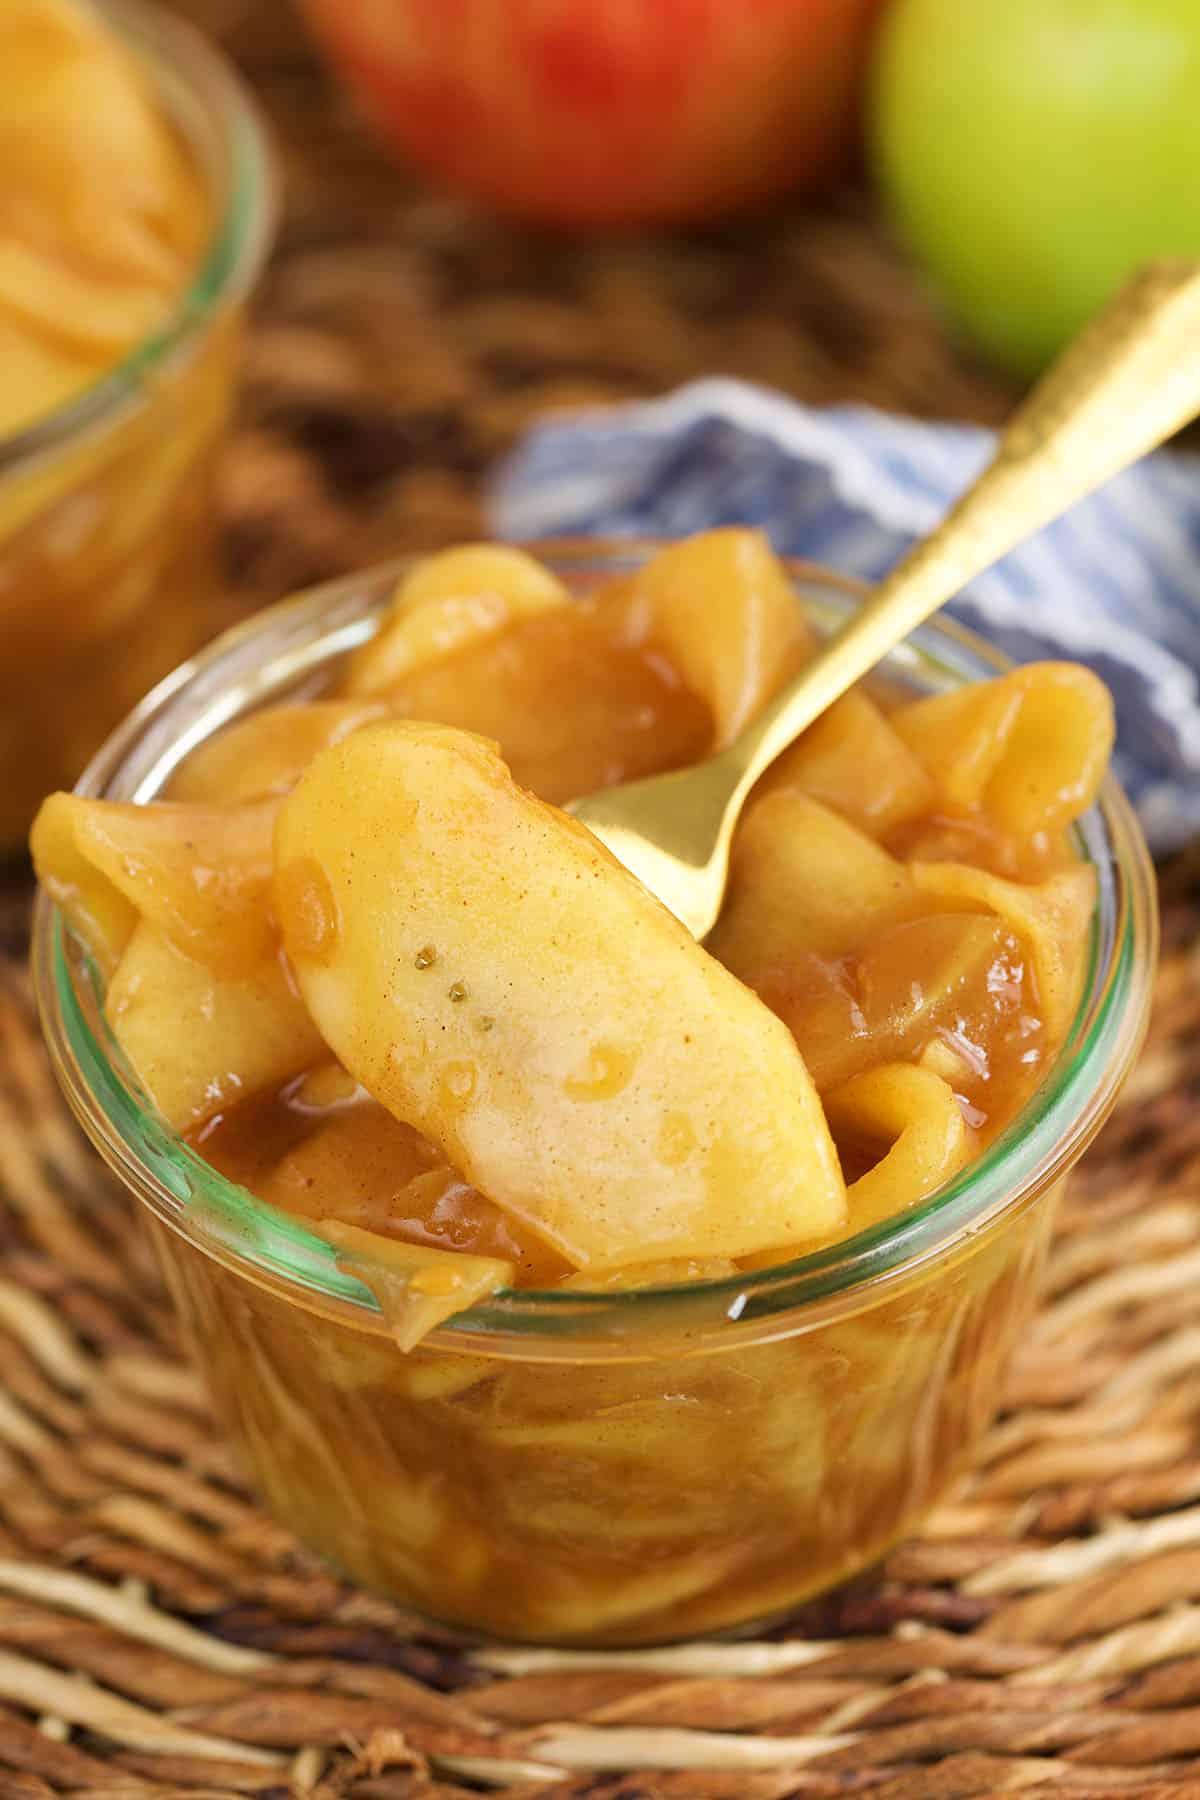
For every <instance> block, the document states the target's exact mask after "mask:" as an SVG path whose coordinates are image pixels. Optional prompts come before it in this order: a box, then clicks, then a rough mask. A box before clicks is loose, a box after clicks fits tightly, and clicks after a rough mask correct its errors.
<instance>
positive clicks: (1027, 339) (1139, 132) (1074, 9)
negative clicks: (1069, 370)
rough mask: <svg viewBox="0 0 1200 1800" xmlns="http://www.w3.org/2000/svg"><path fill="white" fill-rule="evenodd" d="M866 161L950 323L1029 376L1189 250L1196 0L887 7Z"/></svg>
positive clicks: (1194, 174)
mask: <svg viewBox="0 0 1200 1800" xmlns="http://www.w3.org/2000/svg"><path fill="white" fill-rule="evenodd" d="M871 102H872V104H871V136H872V153H873V160H874V165H875V169H876V172H877V175H878V178H879V181H880V183H881V186H882V189H883V193H884V196H885V200H886V202H887V205H888V208H889V211H890V213H891V216H892V219H893V221H894V223H895V225H896V227H897V229H898V231H899V233H900V235H901V236H902V237H903V238H904V240H905V241H906V242H907V244H908V246H909V247H910V249H911V250H912V252H913V254H914V255H915V256H916V257H917V259H918V261H919V262H920V263H921V264H922V265H923V267H924V268H925V270H926V272H927V273H928V275H929V278H930V280H931V282H932V283H933V286H934V288H935V290H936V291H937V293H938V294H939V295H940V297H941V299H942V301H943V304H944V305H945V307H946V309H947V311H948V312H949V314H950V315H951V317H952V318H953V319H954V320H955V321H956V322H957V323H958V324H959V325H960V326H961V327H962V328H963V329H964V330H965V331H966V332H967V333H968V334H969V335H970V336H971V337H973V338H974V339H975V341H976V342H977V343H978V344H979V345H980V346H981V347H982V348H983V349H984V350H985V351H986V352H988V353H989V354H990V355H991V356H993V357H994V358H996V359H997V360H998V361H999V362H1001V363H1003V364H1005V365H1006V366H1007V367H1009V368H1011V369H1013V370H1014V371H1016V372H1018V373H1022V374H1029V373H1032V372H1033V371H1035V370H1036V369H1038V368H1039V367H1041V365H1042V364H1044V363H1045V362H1046V361H1048V359H1049V358H1050V357H1051V356H1052V355H1053V354H1054V352H1055V351H1056V350H1057V349H1058V348H1059V347H1060V346H1061V345H1062V344H1063V343H1064V342H1065V341H1066V340H1067V339H1068V338H1069V337H1070V336H1071V335H1072V333H1073V332H1075V331H1077V330H1078V328H1079V327H1080V326H1081V325H1082V324H1083V322H1084V320H1085V319H1087V318H1088V316H1089V315H1090V314H1091V313H1093V312H1094V311H1095V310H1096V309H1097V307H1099V306H1100V305H1102V304H1103V302H1104V301H1105V300H1106V299H1107V298H1108V297H1109V295H1110V294H1111V293H1112V292H1113V290H1114V289H1115V288H1116V287H1117V285H1118V284H1119V282H1120V281H1121V279H1122V277H1123V276H1125V275H1126V274H1128V273H1129V271H1130V270H1131V269H1133V268H1135V267H1136V266H1137V265H1138V264H1139V263H1142V262H1146V261H1148V260H1150V259H1151V258H1153V257H1156V256H1170V255H1182V256H1200V0H895V4H894V6H893V8H892V9H891V11H890V12H889V13H888V14H887V16H886V18H885V21H884V25H883V29H882V32H881V33H880V37H879V40H878V44H877V48H876V53H875V57H874V65H873V69H872V92H871Z"/></svg>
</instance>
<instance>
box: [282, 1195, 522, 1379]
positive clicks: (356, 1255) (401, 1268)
mask: <svg viewBox="0 0 1200 1800" xmlns="http://www.w3.org/2000/svg"><path fill="white" fill-rule="evenodd" d="M311 1229H312V1230H313V1231H315V1232H316V1233H317V1235H318V1236H319V1237H323V1238H325V1239H327V1240H328V1242H329V1243H331V1244H332V1245H333V1247H334V1249H335V1250H336V1251H337V1252H338V1262H339V1263H340V1264H341V1266H342V1267H343V1268H345V1269H347V1270H348V1271H349V1273H350V1274H352V1275H357V1277H358V1279H359V1280H360V1281H361V1282H362V1283H363V1285H364V1286H365V1287H368V1288H370V1290H371V1292H372V1293H373V1294H374V1296H375V1298H376V1299H377V1300H378V1302H379V1307H380V1311H381V1312H382V1313H383V1316H384V1318H385V1319H386V1320H387V1323H388V1326H389V1328H390V1330H391V1333H392V1336H393V1337H394V1338H395V1340H396V1342H397V1344H398V1345H399V1346H400V1348H401V1350H411V1349H412V1348H413V1346H414V1345H415V1344H419V1343H420V1341H421V1339H422V1338H423V1337H426V1336H427V1335H428V1333H429V1332H431V1331H433V1330H434V1329H435V1328H436V1327H437V1326H438V1325H442V1324H444V1323H445V1321H446V1320H447V1319H450V1318H453V1316H454V1314H455V1313H460V1312H465V1311H466V1310H467V1308H468V1307H469V1306H474V1304H475V1302H476V1301H477V1300H486V1298H487V1296H488V1295H489V1294H494V1293H495V1292H496V1291H497V1289H498V1288H505V1287H511V1285H512V1281H513V1276H514V1273H515V1271H514V1269H513V1265H512V1263H510V1262H503V1261H501V1259H500V1258H499V1257H495V1256H470V1255H468V1254H467V1253H466V1252H465V1251H462V1250H433V1249H430V1248H429V1247H428V1246H427V1245H425V1244H402V1243H400V1242H398V1241H397V1239H395V1238H388V1237H380V1236H379V1234H378V1233H377V1232H374V1231H363V1230H361V1229H360V1228H359V1226H357V1225H343V1224H342V1223H341V1221H340V1220H338V1219H322V1220H321V1221H320V1223H314V1224H313V1225H312V1226H311Z"/></svg>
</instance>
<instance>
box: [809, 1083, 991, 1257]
mask: <svg viewBox="0 0 1200 1800" xmlns="http://www.w3.org/2000/svg"><path fill="white" fill-rule="evenodd" d="M825 1106H826V1109H827V1111H828V1114H829V1122H830V1124H831V1125H832V1126H833V1129H834V1130H835V1131H836V1132H837V1134H838V1140H839V1142H843V1141H849V1142H851V1143H853V1144H854V1145H855V1146H861V1145H870V1146H872V1147H873V1148H874V1147H880V1148H881V1149H882V1150H883V1154H882V1155H881V1157H880V1159H879V1161H878V1162H877V1163H875V1165H874V1167H873V1168H870V1169H868V1170H867V1172H866V1173H865V1174H864V1175H860V1176H859V1178H858V1180H857V1181H852V1182H851V1184H850V1188H849V1190H848V1202H849V1209H850V1228H851V1230H852V1231H865V1230H866V1228H867V1226H868V1225H878V1224H879V1223H880V1222H881V1220H883V1219H888V1218H891V1217H892V1216H893V1214H897V1213H902V1212H905V1211H906V1210H907V1209H908V1208H909V1207H910V1206H914V1205H915V1204H916V1202H917V1201H918V1200H923V1199H924V1198H925V1196H926V1195H927V1194H932V1192H933V1190H934V1189H935V1188H937V1187H940V1186H941V1185H942V1183H943V1182H944V1181H948V1180H949V1179H950V1177H951V1175H954V1174H956V1173H957V1171H958V1170H959V1169H961V1168H962V1166H963V1164H964V1163H965V1162H966V1161H967V1158H968V1157H969V1156H970V1155H971V1154H972V1151H973V1150H974V1149H975V1147H976V1140H975V1134H974V1133H973V1132H972V1131H971V1129H970V1127H969V1126H968V1125H967V1123H966V1121H965V1119H964V1118H963V1115H962V1111H961V1109H960V1107H959V1104H958V1101H957V1100H956V1099H955V1097H954V1092H953V1089H952V1088H951V1087H950V1085H949V1083H948V1082H946V1081H943V1079H942V1077H941V1076H940V1075H937V1074H935V1073H934V1071H933V1070H932V1069H921V1068H917V1067H915V1066H914V1065H913V1064H912V1063H882V1064H881V1065H880V1066H879V1067H878V1068H876V1069H866V1070H864V1071H863V1073H862V1074H861V1075H855V1076H853V1077H852V1079H851V1080H849V1081H848V1082H846V1083H845V1085H844V1086H843V1087H840V1088H835V1089H834V1091H833V1093H831V1094H828V1095H827V1096H826V1099H825Z"/></svg>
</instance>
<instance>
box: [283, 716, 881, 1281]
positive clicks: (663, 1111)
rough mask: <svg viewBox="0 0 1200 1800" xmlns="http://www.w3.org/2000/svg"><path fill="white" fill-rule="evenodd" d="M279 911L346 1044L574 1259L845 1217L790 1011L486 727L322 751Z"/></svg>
mask: <svg viewBox="0 0 1200 1800" xmlns="http://www.w3.org/2000/svg"><path fill="white" fill-rule="evenodd" d="M275 851H276V875H275V904H276V911H277V915H278V917H279V920H280V924H281V927H282V931H283V936H284V942H285V945H286V948H287V952H288V955H289V957H290V958H291V961H292V964H293V966H294V969H295V971H296V976H297V979H298V981H299V984H300V988H301V991H302V993H303V996H304V999H305V1001H306V1002H307V1004H308V1008H309V1011H310V1012H311V1014H312V1016H313V1018H314V1020H315V1021H316V1023H317V1025H318V1027H319V1028H320V1031H321V1033H322V1035H323V1037H324V1038H325V1040H326V1042H327V1044H328V1045H329V1047H330V1048H331V1049H332V1050H333V1052H334V1054H335V1055H336V1056H337V1057H338V1059H339V1061H340V1062H341V1063H342V1064H343V1065H344V1066H345V1067H346V1068H347V1069H349V1070H350V1072H351V1073H352V1074H353V1075H354V1076H355V1077H356V1078H357V1079H358V1080H359V1081H360V1082H361V1083H362V1084H363V1086H364V1087H365V1088H367V1089H368V1090H369V1091H370V1092H371V1093H373V1094H374V1095H375V1097H376V1098H377V1099H378V1100H379V1101H381V1102H382V1104H383V1105H384V1106H386V1107H387V1108H388V1109H389V1111H391V1112H392V1113H393V1114H394V1115H395V1116H396V1117H397V1118H400V1119H403V1120H405V1121H406V1122H408V1123H410V1124H412V1125H415V1126H416V1128H417V1129H418V1130H419V1131H422V1132H424V1134H425V1135H426V1136H427V1137H429V1138H431V1139H433V1140H434V1142H436V1143H437V1144H439V1145H440V1146H441V1148H442V1150H443V1151H444V1153H445V1155H446V1156H447V1158H448V1159H449V1161H450V1162H451V1163H453V1165H454V1166H455V1167H456V1168H457V1169H459V1170H460V1171H461V1172H462V1173H463V1174H464V1175H465V1176H466V1178H467V1179H468V1180H469V1181H471V1182H472V1183H474V1185H475V1186H476V1187H478V1188H479V1189H480V1191H481V1192H483V1193H485V1194H487V1195H488V1196H489V1198H490V1199H492V1200H493V1201H494V1202H495V1203H496V1204H497V1205H498V1206H500V1207H502V1208H504V1209H505V1210H506V1211H509V1212H511V1213H512V1214H513V1215H514V1216H515V1217H516V1218H519V1219H521V1220H523V1221H524V1222H525V1223H526V1224H527V1225H528V1226H529V1227H530V1229H532V1230H533V1231H535V1232H537V1233H538V1234H539V1235H541V1236H542V1237H543V1238H544V1239H545V1240H546V1241H547V1242H548V1243H549V1244H551V1245H552V1246H553V1247H554V1248H556V1249H557V1250H558V1251H559V1252H560V1253H561V1254H562V1255H563V1256H565V1257H566V1258H567V1260H568V1261H570V1262H572V1263H573V1264H575V1265H576V1266H577V1267H579V1268H605V1267H611V1266H613V1265H614V1264H620V1263H629V1262H645V1261H651V1260H654V1261H657V1260H659V1259H660V1258H678V1257H706V1256H738V1255H741V1254H744V1253H749V1252H752V1251H755V1250H762V1249H769V1248H771V1247H773V1246H777V1245H778V1246H782V1245H786V1244H789V1243H792V1242H794V1241H796V1240H798V1239H803V1238H807V1237H813V1236H815V1235H817V1234H818V1233H820V1232H822V1231H826V1230H828V1229H831V1228H832V1227H833V1226H836V1225H837V1224H838V1223H840V1221H841V1219H842V1217H843V1213H844V1206H845V1191H844V1185H843V1183H842V1180H841V1175H840V1171H839V1169H838V1167H837V1161H836V1157H835V1155H834V1151H833V1145H832V1142H831V1139H830V1137H829V1133H828V1130H827V1128H826V1125H825V1119H824V1115H823V1113H822V1111H821V1107H820V1103H819V1101H818V1100H817V1097H816V1094H815V1091H814V1089H813V1086H812V1083H811V1081H810V1080H809V1077H808V1074H807V1071H806V1070H805V1068H804V1064H803V1062H802V1061H801V1058H800V1055H799V1052H798V1051H797V1049H796V1046H795V1044H794V1042H793V1041H792V1038H791V1036H790V1034H789V1033H788V1031H787V1030H786V1028H785V1027H784V1026H783V1025H782V1024H781V1023H780V1021H779V1020H778V1019H776V1018H775V1017H774V1016H773V1015H772V1014H771V1013H770V1012H769V1011H768V1010H767V1008H766V1007H765V1006H763V1005H762V1003H761V1002H760V1001H759V1000H758V999H757V998H756V997H755V996H754V995H753V994H751V993H750V992H749V991H748V990H747V989H746V988H745V987H743V986H742V984H741V983H740V982H739V981H737V980H736V979H735V978H734V977H733V976H732V975H730V974H729V972H728V971H727V970H725V969H723V968H722V967H721V965H720V964H719V963H717V962H716V961H715V959H714V958H712V957H711V956H709V954H708V953H707V951H705V950H704V949H702V948H701V947H700V946H699V945H698V944H696V943H695V942H694V940H693V939H692V938H691V937H690V936H689V935H688V933H687V932H686V931H685V930H684V928H683V927H682V926H681V925H680V924H679V923H678V921H677V920H676V919H674V918H673V917H672V916H671V915H670V914H669V913H668V912H667V911H666V909H665V908H664V907H662V906H660V905H659V903H658V902H657V901H656V900H655V899H653V898H652V897H651V896H650V895H649V894H648V893H647V892H646V890H645V889H644V888H643V887H642V886H641V885H640V883H638V882H637V881H636V880H635V879H634V878H633V877H632V876H631V875H629V874H628V873H627V872H626V871H625V870H624V869H622V868H621V867H620V865H619V864H618V863H616V862H615V861H614V860H613V858H612V857H611V856H610V855H609V854H608V852H607V851H606V850H604V849H603V848H602V846H601V845H599V844H598V843H597V842H596V840H595V839H594V838H593V837H592V836H591V834H590V833H589V832H587V831H586V830H584V828H583V827H582V826H580V825H577V824H576V823H575V822H574V821H573V820H572V819H570V818H568V817H567V816H566V815H565V814H563V813H560V812H558V811H557V810H556V809H555V808H553V807H550V806H547V805H545V804H544V803H543V802H541V801H539V800H536V799H535V798H534V797H533V796H532V795H531V794H528V793H526V792H524V791H523V790H522V789H520V788H518V787H517V786H516V784H515V783H514V782H513V780H512V778H511V776H510V775H509V773H508V770H507V769H506V768H505V766H504V764H503V763H502V762H501V761H500V759H499V757H498V756H497V755H496V754H495V752H494V751H493V750H492V749H491V748H490V747H489V746H488V745H486V744H485V743H484V742H482V741H481V740H480V739H478V738H473V737H471V736H469V735H467V734H465V733H462V732H457V731H453V730H451V729H449V728H447V727H439V726H433V725H424V724H417V723H411V722H399V721H397V722H390V723H386V724H380V725H371V726H367V727H366V728H365V729H364V730H362V731H360V732H356V733H355V734H354V735H353V736H352V737H349V738H347V739H345V740H344V742H342V743H341V744H338V745H335V746H333V747H331V748H330V749H327V750H324V751H322V752H321V753H320V754H319V755H318V756H317V757H316V758H315V760H314V761H313V763H312V764H311V766H310V767H309V769H308V771H307V773H306V774H305V775H304V777H303V778H302V780H301V781H300V783H299V785H298V786H297V788H296V789H295V792H294V793H293V794H291V795H290V796H289V798H288V799H287V800H285V801H284V802H283V806H282V809H281V812H280V817H279V821H278V826H277V830H276V839H275Z"/></svg>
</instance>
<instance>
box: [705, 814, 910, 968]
mask: <svg viewBox="0 0 1200 1800" xmlns="http://www.w3.org/2000/svg"><path fill="white" fill-rule="evenodd" d="M914 898H915V896H914V889H913V884H912V878H911V876H910V875H909V872H908V870H907V868H906V867H905V865H904V864H903V863H902V862H898V861H897V859H896V858H895V857H894V856H889V855H888V853H887V851H886V850H884V849H883V848H882V846H881V845H879V844H877V843H876V842H875V840H874V838H871V837H868V836H867V834H866V832H865V831H860V830H858V828H857V827H856V826H854V825H851V824H850V822H849V821H848V820H847V819H843V818H842V817H841V815H840V814H839V813H836V812H833V811H831V810H830V808H829V807H827V806H822V805H821V803H820V802H819V801H817V800H810V799H809V797H808V795H807V794H802V793H800V792H799V790H798V789H794V788H780V789H779V790H778V791H777V792H776V793H774V794H768V795H767V796H766V797H765V798H764V799H762V800H757V801H755V803H754V804H753V805H752V806H751V808H750V810H749V812H748V813H747V814H746V816H745V818H744V819H743V820H742V823H741V825H740V826H739V827H738V832H737V836H736V837H735V838H734V841H733V862H732V867H731V871H730V882H729V893H728V896H727V898H726V901H725V909H724V911H723V912H722V914H721V917H720V918H719V919H718V920H717V923H716V925H715V926H714V928H713V930H712V932H711V933H710V934H709V938H708V945H709V948H710V949H711V951H712V953H713V955H714V956H719V957H720V959H721V961H722V962H723V963H726V964H727V965H728V967H729V968H731V969H732V970H733V971H734V973H735V974H737V975H740V976H741V977H742V978H743V980H750V979H752V978H753V977H754V976H755V975H756V974H757V973H759V972H762V971H765V970H767V969H771V968H786V967H788V966H789V964H791V963H793V962H795V960H796V959H797V958H798V957H799V956H801V955H803V954H804V953H805V952H809V951H811V952H814V953H815V954H817V955H819V956H826V955H840V954H841V953H842V952H843V951H846V950H852V949H854V948H856V946H857V945H858V944H859V943H861V942H862V940H863V937H864V935H865V933H867V932H868V931H870V930H873V929H876V928H877V927H878V926H880V925H881V924H883V923H885V922H890V921H891V920H892V919H894V918H897V917H899V916H901V914H902V913H903V912H904V910H905V908H906V907H907V908H911V907H912V906H913V904H914Z"/></svg>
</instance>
